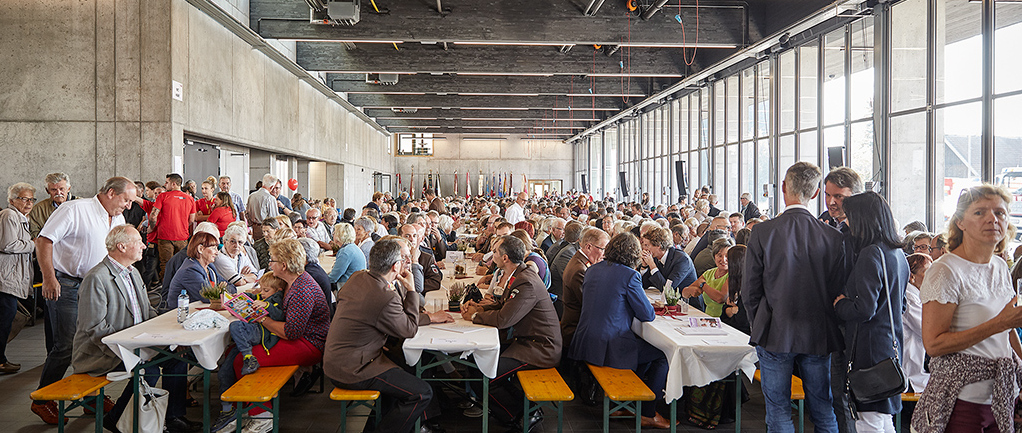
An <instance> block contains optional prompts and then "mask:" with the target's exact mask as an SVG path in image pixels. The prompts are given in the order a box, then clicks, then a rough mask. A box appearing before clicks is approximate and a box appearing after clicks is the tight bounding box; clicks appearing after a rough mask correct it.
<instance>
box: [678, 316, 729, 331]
mask: <svg viewBox="0 0 1022 433" xmlns="http://www.w3.org/2000/svg"><path fill="white" fill-rule="evenodd" d="M682 322H683V323H684V322H686V321H684V320H683V321H682ZM686 325H688V326H679V327H677V328H675V329H677V330H678V332H680V333H682V334H684V335H727V331H725V330H724V325H723V323H721V321H720V318H719V317H689V318H688V321H687V323H686Z"/></svg>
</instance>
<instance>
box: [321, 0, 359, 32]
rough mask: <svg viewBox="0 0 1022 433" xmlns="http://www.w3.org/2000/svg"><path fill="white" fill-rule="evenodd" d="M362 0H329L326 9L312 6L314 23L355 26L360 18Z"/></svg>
mask: <svg viewBox="0 0 1022 433" xmlns="http://www.w3.org/2000/svg"><path fill="white" fill-rule="evenodd" d="M361 3H362V2H361V0H345V1H327V2H326V9H325V10H317V8H314V7H313V8H311V10H310V19H309V22H311V23H312V24H328V25H345V26H353V25H355V24H356V23H358V20H359V18H360V10H361Z"/></svg>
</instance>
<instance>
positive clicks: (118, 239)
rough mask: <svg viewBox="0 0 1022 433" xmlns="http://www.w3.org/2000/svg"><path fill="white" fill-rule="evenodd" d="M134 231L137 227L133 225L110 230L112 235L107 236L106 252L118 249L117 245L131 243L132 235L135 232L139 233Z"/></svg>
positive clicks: (123, 225) (124, 225)
mask: <svg viewBox="0 0 1022 433" xmlns="http://www.w3.org/2000/svg"><path fill="white" fill-rule="evenodd" d="M134 229H135V227H133V226H132V225H131V224H122V225H119V226H117V227H114V228H112V229H110V233H107V234H106V242H105V244H106V250H107V251H113V250H116V249H117V245H119V244H126V243H128V242H131V240H132V239H131V238H132V236H131V233H132V232H133V231H134V232H135V233H138V231H137V230H134Z"/></svg>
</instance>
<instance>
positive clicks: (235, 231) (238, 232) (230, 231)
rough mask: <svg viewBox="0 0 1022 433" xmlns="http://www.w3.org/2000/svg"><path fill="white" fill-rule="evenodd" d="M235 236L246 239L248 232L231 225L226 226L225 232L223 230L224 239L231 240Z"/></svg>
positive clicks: (240, 227)
mask: <svg viewBox="0 0 1022 433" xmlns="http://www.w3.org/2000/svg"><path fill="white" fill-rule="evenodd" d="M235 236H241V237H242V239H244V238H247V237H248V230H245V228H244V227H242V226H238V225H234V224H231V225H229V226H227V230H224V238H225V239H226V238H233V237H235Z"/></svg>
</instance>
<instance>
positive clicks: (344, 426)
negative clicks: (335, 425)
mask: <svg viewBox="0 0 1022 433" xmlns="http://www.w3.org/2000/svg"><path fill="white" fill-rule="evenodd" d="M342 403H344V404H342V405H341V433H345V432H347V431H348V402H346V401H345V402H342Z"/></svg>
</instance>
